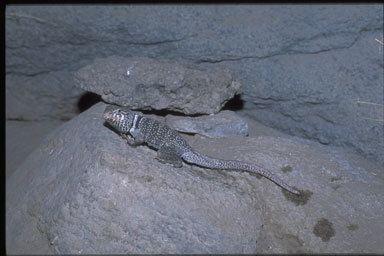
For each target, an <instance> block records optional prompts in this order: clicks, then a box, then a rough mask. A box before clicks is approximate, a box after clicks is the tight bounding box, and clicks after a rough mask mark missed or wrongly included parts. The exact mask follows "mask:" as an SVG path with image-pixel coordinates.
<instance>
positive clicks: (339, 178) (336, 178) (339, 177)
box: [330, 176, 343, 182]
mask: <svg viewBox="0 0 384 256" xmlns="http://www.w3.org/2000/svg"><path fill="white" fill-rule="evenodd" d="M342 178H343V177H342V176H337V177H332V178H331V179H330V181H331V182H334V181H337V180H341V179H342Z"/></svg>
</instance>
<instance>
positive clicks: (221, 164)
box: [103, 105, 300, 195]
mask: <svg viewBox="0 0 384 256" xmlns="http://www.w3.org/2000/svg"><path fill="white" fill-rule="evenodd" d="M103 117H104V119H105V120H106V121H107V123H108V124H109V125H110V126H112V127H113V128H114V129H115V130H116V131H117V132H118V133H119V134H120V135H121V136H122V137H123V138H125V139H126V140H127V142H128V143H129V144H130V145H139V144H142V143H146V144H147V145H149V146H151V147H153V148H155V149H156V150H157V158H158V159H159V160H160V161H162V162H164V163H171V164H173V166H174V167H181V166H182V164H183V161H182V160H184V161H185V162H187V163H190V164H195V165H198V166H201V167H206V168H211V169H224V170H242V171H248V172H253V173H257V174H260V175H262V176H264V177H266V178H268V179H269V180H271V181H273V182H274V183H276V184H277V185H279V186H280V187H282V188H284V189H285V190H287V191H289V192H291V193H293V194H296V195H299V194H300V192H299V191H298V190H296V189H294V188H293V187H291V186H289V185H287V184H286V183H285V182H283V181H282V180H281V179H279V178H278V177H277V176H276V175H274V174H272V173H271V172H270V171H268V170H265V169H264V168H261V167H259V166H257V165H255V164H250V163H246V162H242V161H236V160H222V159H217V158H212V157H209V156H206V155H203V154H201V153H199V152H197V151H195V150H194V149H193V148H192V147H191V146H189V145H188V143H187V142H186V140H184V139H183V138H182V137H181V135H180V134H179V133H178V132H177V131H175V130H173V129H171V128H169V127H168V126H166V125H164V124H162V123H161V122H159V121H157V120H154V119H151V118H147V117H145V116H143V115H140V114H138V113H135V112H133V111H131V110H129V109H128V108H125V107H117V106H112V105H108V106H107V107H106V109H105V111H104V114H103Z"/></svg>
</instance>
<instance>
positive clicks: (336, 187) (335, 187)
mask: <svg viewBox="0 0 384 256" xmlns="http://www.w3.org/2000/svg"><path fill="white" fill-rule="evenodd" d="M331 187H332V188H333V189H334V190H337V189H338V188H341V185H339V184H337V185H332V186H331Z"/></svg>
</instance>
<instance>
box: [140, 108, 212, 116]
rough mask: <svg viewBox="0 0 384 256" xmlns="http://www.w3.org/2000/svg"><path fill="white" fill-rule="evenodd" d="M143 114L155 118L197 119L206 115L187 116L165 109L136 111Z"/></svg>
mask: <svg viewBox="0 0 384 256" xmlns="http://www.w3.org/2000/svg"><path fill="white" fill-rule="evenodd" d="M138 111H140V112H141V113H143V114H147V115H151V114H152V115H157V116H166V115H173V116H190V117H198V116H204V115H206V114H189V115H186V114H184V113H182V112H178V111H174V110H167V109H151V110H141V109H140V110H138Z"/></svg>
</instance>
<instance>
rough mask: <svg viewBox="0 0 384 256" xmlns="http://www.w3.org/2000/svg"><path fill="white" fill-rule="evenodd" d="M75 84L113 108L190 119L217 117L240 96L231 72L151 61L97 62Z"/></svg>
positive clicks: (82, 71) (79, 74)
mask: <svg viewBox="0 0 384 256" xmlns="http://www.w3.org/2000/svg"><path fill="white" fill-rule="evenodd" d="M75 81H76V84H77V85H78V86H79V87H80V88H82V89H84V90H86V91H90V92H93V93H96V94H99V95H101V97H102V98H103V100H104V101H106V102H108V103H111V104H116V105H120V106H127V107H129V108H132V109H157V110H162V109H167V110H172V111H178V112H183V113H185V114H187V115H190V114H212V113H216V112H218V111H219V110H220V109H221V108H222V107H223V105H224V104H225V103H226V102H227V101H228V100H229V99H231V98H232V97H233V96H234V95H235V94H236V93H239V91H240V83H239V82H237V81H236V80H234V77H233V75H232V74H231V72H230V71H229V69H228V68H225V67H212V68H207V67H203V66H202V65H194V64H186V63H182V62H176V61H171V60H156V59H152V58H147V57H132V58H126V57H119V56H110V57H108V58H102V59H96V60H95V61H94V62H93V63H91V64H90V65H87V66H85V67H83V68H81V69H80V70H79V71H78V72H76V73H75Z"/></svg>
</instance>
